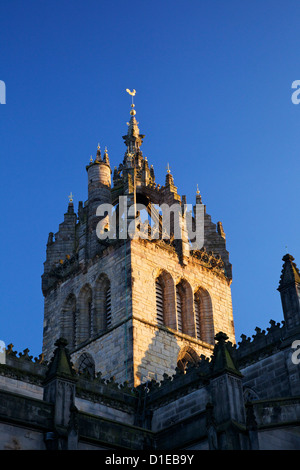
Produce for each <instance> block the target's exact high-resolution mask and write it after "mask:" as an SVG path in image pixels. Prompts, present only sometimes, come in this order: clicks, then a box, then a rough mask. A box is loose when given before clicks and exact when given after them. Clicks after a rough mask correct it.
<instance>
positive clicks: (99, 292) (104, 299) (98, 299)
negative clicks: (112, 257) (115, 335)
mask: <svg viewBox="0 0 300 470" xmlns="http://www.w3.org/2000/svg"><path fill="white" fill-rule="evenodd" d="M111 323H112V316H111V284H110V280H109V278H108V276H107V275H106V274H105V273H102V274H100V276H99V277H98V279H97V281H96V283H95V287H94V331H95V333H98V332H100V331H105V330H107V329H108V328H109V327H110V326H111Z"/></svg>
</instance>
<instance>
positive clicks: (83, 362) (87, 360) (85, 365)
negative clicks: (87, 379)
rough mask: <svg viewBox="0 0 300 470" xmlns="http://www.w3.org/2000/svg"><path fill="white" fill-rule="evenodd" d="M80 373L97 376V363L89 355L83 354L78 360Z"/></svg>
mask: <svg viewBox="0 0 300 470" xmlns="http://www.w3.org/2000/svg"><path fill="white" fill-rule="evenodd" d="M78 372H79V373H81V374H82V373H84V374H85V373H87V374H88V375H90V376H91V377H94V375H95V361H94V359H93V358H92V356H91V355H90V354H89V353H83V354H81V356H80V357H79V359H78Z"/></svg>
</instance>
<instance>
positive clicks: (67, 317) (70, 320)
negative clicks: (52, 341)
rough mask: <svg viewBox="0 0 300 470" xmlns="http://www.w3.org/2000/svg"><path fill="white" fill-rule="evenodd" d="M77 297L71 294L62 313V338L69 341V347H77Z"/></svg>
mask: <svg viewBox="0 0 300 470" xmlns="http://www.w3.org/2000/svg"><path fill="white" fill-rule="evenodd" d="M75 316H76V297H75V295H74V294H70V295H69V296H68V297H67V299H66V300H65V302H64V305H63V307H62V311H61V336H62V337H63V338H65V339H66V340H67V341H68V347H69V348H70V349H71V348H73V347H74V346H75V321H76V319H75Z"/></svg>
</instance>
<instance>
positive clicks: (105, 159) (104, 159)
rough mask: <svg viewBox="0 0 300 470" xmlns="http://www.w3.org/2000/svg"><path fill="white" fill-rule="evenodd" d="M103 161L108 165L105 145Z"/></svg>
mask: <svg viewBox="0 0 300 470" xmlns="http://www.w3.org/2000/svg"><path fill="white" fill-rule="evenodd" d="M103 162H104V163H107V165H109V157H108V153H107V147H105V150H104V157H103Z"/></svg>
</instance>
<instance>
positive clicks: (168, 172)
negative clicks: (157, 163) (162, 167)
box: [166, 163, 174, 186]
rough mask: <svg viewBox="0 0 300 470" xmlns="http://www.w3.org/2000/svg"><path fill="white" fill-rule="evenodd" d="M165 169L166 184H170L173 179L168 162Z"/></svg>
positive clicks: (172, 182) (172, 183)
mask: <svg viewBox="0 0 300 470" xmlns="http://www.w3.org/2000/svg"><path fill="white" fill-rule="evenodd" d="M166 170H167V174H166V186H172V185H174V179H173V176H172V174H171V169H170V165H169V163H168V165H167V167H166Z"/></svg>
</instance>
